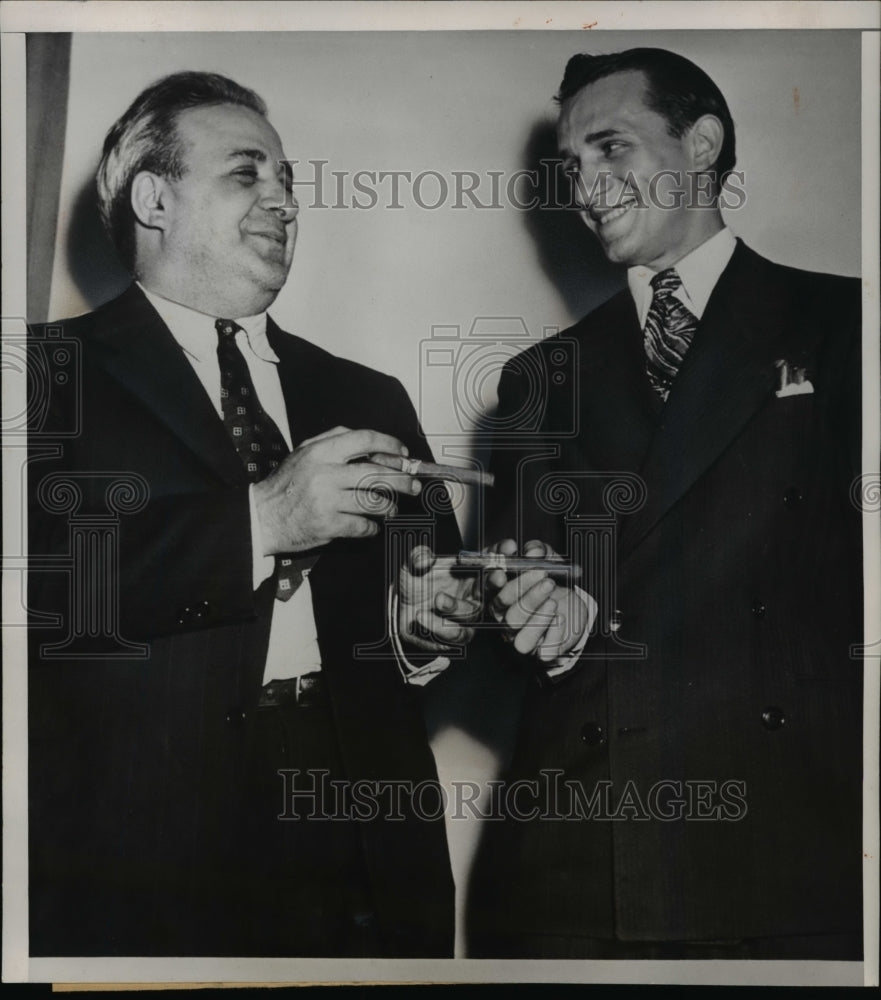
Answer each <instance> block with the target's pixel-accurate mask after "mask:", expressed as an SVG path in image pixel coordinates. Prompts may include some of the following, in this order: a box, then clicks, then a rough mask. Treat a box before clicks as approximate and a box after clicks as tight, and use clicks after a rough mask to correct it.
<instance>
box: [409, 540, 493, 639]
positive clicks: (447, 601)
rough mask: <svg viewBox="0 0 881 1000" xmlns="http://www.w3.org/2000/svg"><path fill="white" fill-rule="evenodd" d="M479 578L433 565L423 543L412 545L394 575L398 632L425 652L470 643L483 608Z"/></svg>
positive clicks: (433, 562) (428, 550)
mask: <svg viewBox="0 0 881 1000" xmlns="http://www.w3.org/2000/svg"><path fill="white" fill-rule="evenodd" d="M479 588H480V577H479V575H475V574H460V575H458V576H456V575H454V573H453V572H452V571H451V570H450V569H449V568H447V567H445V566H444V567H440V566H437V565H436V557H435V554H434V553H433V552H432V550H431V549H430V548H428V546H426V545H419V546H417V547H416V548H414V549H413V550H412V551H411V553H410V556H409V558H408V559H407V561H406V563H405V564H404V565H403V566H402V567H401V570H400V573H399V574H398V635H399V636H400V638H401V640H402V641H403V642H406V643H408V644H409V645H411V646H414V647H415V648H417V649H422V650H426V651H427V652H436V653H444V652H449V651H450V650H451V649H452V648H453V647H455V646H457V645H462V644H463V643H467V642H470V641H471V639H472V638H473V637H474V625H475V623H476V622H477V619H478V618H479V617H480V615H481V613H482V610H483V602H482V600H481V596H480V589H479Z"/></svg>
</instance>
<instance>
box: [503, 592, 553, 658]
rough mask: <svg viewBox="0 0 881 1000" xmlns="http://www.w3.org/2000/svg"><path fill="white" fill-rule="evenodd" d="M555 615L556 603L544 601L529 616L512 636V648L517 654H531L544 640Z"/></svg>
mask: <svg viewBox="0 0 881 1000" xmlns="http://www.w3.org/2000/svg"><path fill="white" fill-rule="evenodd" d="M556 613H557V602H556V601H553V600H548V601H544V602H543V603H542V604H541V605H539V607H538V608H536V610H535V611H534V612H533V614H531V615H530V616H529V617H528V618H527V619H526V621H525V622H524V624H523V626H522V627H521V628H520V630H519V631H518V632H517V635H516V636H514V648H515V649H516V650H517V652H518V653H532V652H533V651H534V650H535V649H536V647H538V646H540V645H541V643H542V641H543V640H544V637H545V633H546V632H547V629H548V627H549V626H550V625H551V623H552V622H553V620H554V616H555V615H556Z"/></svg>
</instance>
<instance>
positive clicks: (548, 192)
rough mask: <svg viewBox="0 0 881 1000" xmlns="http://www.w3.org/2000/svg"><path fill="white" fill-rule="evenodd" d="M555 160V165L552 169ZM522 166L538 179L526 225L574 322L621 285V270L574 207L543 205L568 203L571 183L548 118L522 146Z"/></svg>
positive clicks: (622, 275) (542, 261)
mask: <svg viewBox="0 0 881 1000" xmlns="http://www.w3.org/2000/svg"><path fill="white" fill-rule="evenodd" d="M542 163H544V165H545V166H544V167H542ZM555 165H556V168H557V169H556V170H554V169H552V168H553V166H555ZM523 167H524V169H526V170H534V171H537V173H538V178H539V189H538V191H537V192H536V193H537V196H538V205H537V207H535V208H532V209H530V210H529V211H526V212H524V213H523V216H524V224H525V227H526V230H527V232H528V233H529V235H530V236H531V237H532V239H533V240H534V241H535V245H536V249H537V250H538V257H539V261H540V263H541V267H542V270H543V271H544V273H545V275H546V276H547V277H548V278H549V279H550V280H551V281H552V282H553V283H554V285H555V286H556V288H557V290H558V291H559V292H560V294H561V295H562V297H563V301H564V302H565V303H566V307H567V309H568V310H569V314H570V316H571V317H572V321H573V322H575V321H576V320H579V319H580V318H581V317H582V316H585V315H586V314H587V313H589V312H590V311H591V310H593V309H596V307H597V306H598V305H600V304H601V303H603V302H605V300H606V299H608V298H610V297H611V296H612V295H614V294H615V292H617V291H618V290H619V289H621V288H623V287H624V284H625V279H624V274H623V272H622V271H621V269H620V268H618V267H615V266H614V265H612V264H610V263H609V262H608V261H607V260H606V258H605V256H604V255H603V252H602V250H601V249H600V245H599V243H598V242H597V240H596V239H595V237H594V236H593V235H592V234H591V233H589V232H588V231H587V230H586V228H585V225H584V223H583V222H582V221H581V219H580V218H579V216H578V213H577V212H576V211H574V210H571V209H567V208H563V207H560V208H554V207H543V206H553V205H560V206H564V205H568V204H571V185H570V182H569V180H568V179H567V178H566V177H565V176H563V174H562V172H561V171H560V170H559V157H558V155H557V137H556V133H555V128H554V125H553V123H552V122H547V121H545V122H539V123H537V124H536V125H534V126H533V128H532V131H531V132H530V134H529V138H528V140H527V142H526V146H525V147H524V151H523Z"/></svg>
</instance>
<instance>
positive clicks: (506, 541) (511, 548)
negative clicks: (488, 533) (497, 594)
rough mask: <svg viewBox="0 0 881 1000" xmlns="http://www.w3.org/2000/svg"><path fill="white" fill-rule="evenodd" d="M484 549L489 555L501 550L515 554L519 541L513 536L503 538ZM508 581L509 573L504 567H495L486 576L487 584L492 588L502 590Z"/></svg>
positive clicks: (504, 553) (505, 553)
mask: <svg viewBox="0 0 881 1000" xmlns="http://www.w3.org/2000/svg"><path fill="white" fill-rule="evenodd" d="M483 551H484V554H487V555H488V554H490V553H492V552H499V553H501V554H502V555H505V556H514V555H516V554H517V543H516V542H515V541H514V539H513V538H503V539H502V540H501V541H500V542H495V543H494V544H493V545H488V546H487V547H486V548H485V549H484V550H483ZM507 582H508V574H507V573H506V572H505V571H504V570H503V569H494V570H493V571H492V572H491V573H488V574H487V576H486V585H487V587H489V588H490V589H492V590H501V589H502V587H504V586H505V584H506V583H507Z"/></svg>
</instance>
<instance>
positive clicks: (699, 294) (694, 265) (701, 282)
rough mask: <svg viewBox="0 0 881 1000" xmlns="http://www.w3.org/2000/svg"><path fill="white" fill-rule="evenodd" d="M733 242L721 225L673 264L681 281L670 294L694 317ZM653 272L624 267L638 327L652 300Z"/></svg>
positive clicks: (725, 262) (704, 304) (698, 315)
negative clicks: (714, 233)
mask: <svg viewBox="0 0 881 1000" xmlns="http://www.w3.org/2000/svg"><path fill="white" fill-rule="evenodd" d="M736 245H737V241H736V240H735V239H734V234H733V233H732V232H731V230H730V229H729V228H728V227H727V226H725V227H724V228H723V229H721V230H719V232H718V233H716V235H715V236H711V237H710V238H709V239H708V240H706V241H705V242H703V243H701V245H700V246H699V247H696V248H695V249H694V250H692V251H691V253H690V254H687V255H686V256H685V257H683V258H682V260H680V261H679V262H678V263H677V264H674V265H673V266H674V267H675V268H676V273H677V274H678V275H679V277H680V278H681V279H682V284H681V285H680V287H679V288H677V289H676V291H675V292H674V293H673V294H674V295H675V296H676V298H677V299H679V301H680V302H681V303H682V304H683V305H684V306H685V307H686V308H687V309H688V310H689V312H690V313H691V314H692V316H694V317H695V319H700V318H701V317H702V316H703V314H704V310H705V309H706V308H707V302H709V300H710V295H712V293H713V289H714V288H715V287H716V282H717V281H718V280H719V278H720V277H721V275H722V272H723V271H724V270H725V268H726V267H727V266H728V261H729V260H731V255H732V254H733V253H734V248H735V246H736ZM655 274H657V272H656V271H653V270H652V269H651V268H649V267H642V266H640V267H631V268H629V269H628V271H627V284H628V286H629V287H630V294H631V295H632V296H633V301H634V303H635V304H636V311H637V314H638V315H639V325H640V327H642V329H645V321H646V317H647V316H648V313H649V307H650V306H651V304H652V295H653V294H654V293H653V291H652V286H651V284H650V282H651V280H652V278H653V277H654V276H655Z"/></svg>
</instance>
